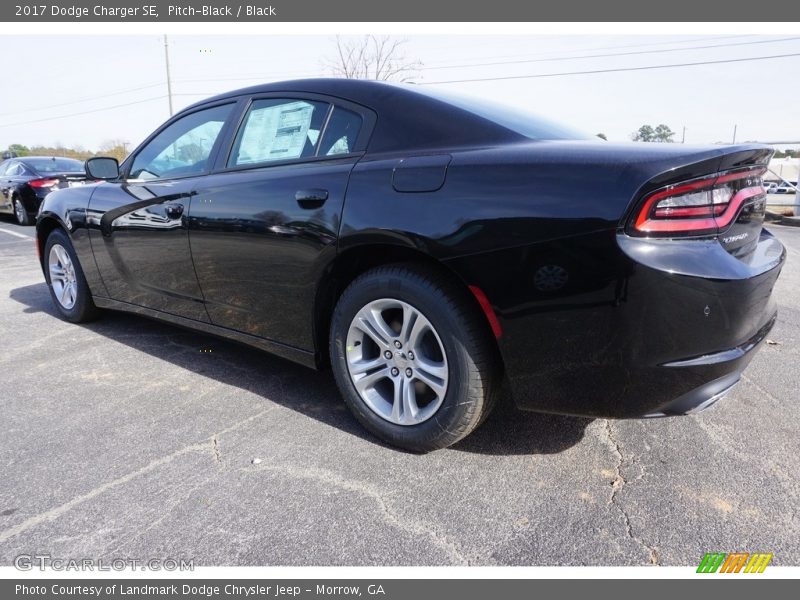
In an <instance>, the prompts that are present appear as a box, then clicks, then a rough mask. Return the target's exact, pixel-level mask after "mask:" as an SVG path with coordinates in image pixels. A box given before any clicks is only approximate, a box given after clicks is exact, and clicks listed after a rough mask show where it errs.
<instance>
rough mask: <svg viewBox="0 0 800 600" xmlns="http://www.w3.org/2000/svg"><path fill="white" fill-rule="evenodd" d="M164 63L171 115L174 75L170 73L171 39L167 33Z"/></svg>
mask: <svg viewBox="0 0 800 600" xmlns="http://www.w3.org/2000/svg"><path fill="white" fill-rule="evenodd" d="M164 63H165V64H166V67H167V98H169V116H170V117H171V116H172V114H173V112H172V77H171V76H170V74H169V41H168V40H167V36H166V34H165V35H164Z"/></svg>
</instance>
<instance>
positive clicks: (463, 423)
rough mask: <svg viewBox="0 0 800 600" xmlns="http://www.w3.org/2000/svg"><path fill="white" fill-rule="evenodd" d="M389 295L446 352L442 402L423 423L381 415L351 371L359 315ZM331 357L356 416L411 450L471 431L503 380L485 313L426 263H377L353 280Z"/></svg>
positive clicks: (337, 313) (333, 334)
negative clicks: (351, 342)
mask: <svg viewBox="0 0 800 600" xmlns="http://www.w3.org/2000/svg"><path fill="white" fill-rule="evenodd" d="M384 298H391V299H394V300H399V301H402V302H405V303H407V304H409V305H412V306H413V307H414V308H415V309H417V310H418V311H419V312H420V313H421V314H422V315H423V316H424V317H425V318H426V319H427V320H428V321H429V322H430V324H431V325H432V326H433V328H434V329H435V331H436V332H437V334H438V336H439V338H440V339H441V343H442V345H443V348H444V352H445V353H446V357H447V368H448V386H447V390H446V392H445V393H444V399H443V401H442V403H441V405H440V406H439V408H438V409H437V410H436V412H435V413H434V414H433V416H432V417H430V418H428V419H427V420H426V421H424V422H422V423H418V424H413V425H399V424H395V423H392V422H390V421H388V420H386V419H384V418H382V417H381V416H379V415H378V414H377V413H376V412H375V411H373V410H372V409H371V408H370V407H369V406H368V405H367V404H366V402H365V401H364V400H362V398H361V396H360V395H359V393H358V391H357V390H356V388H355V385H354V384H353V380H352V378H351V376H350V372H349V370H348V364H347V358H346V355H345V351H346V348H345V347H346V344H347V336H348V331H349V329H350V325H351V323H352V321H353V318H354V317H355V316H356V314H357V313H358V312H359V311H360V310H361V309H362V308H363V307H365V306H366V305H367V304H369V303H370V302H373V301H375V300H379V299H384ZM330 354H331V365H332V368H333V372H334V375H335V377H336V382H337V385H338V387H339V390H340V391H341V393H342V396H343V397H344V400H345V403H346V404H347V406H348V407H349V408H350V410H351V411H352V412H353V414H354V415H355V417H356V418H357V419H358V420H359V421H360V422H361V423H362V424H363V425H364V427H366V428H367V429H368V430H369V431H370V432H372V433H373V434H375V435H376V436H377V437H379V438H380V439H382V440H384V441H386V442H388V443H389V444H392V445H394V446H398V447H400V448H404V449H406V450H411V451H413V452H428V451H431V450H436V449H439V448H445V447H447V446H450V445H452V444H455V443H456V442H458V441H459V440H461V439H463V438H464V437H466V436H467V435H469V434H470V433H471V432H472V431H473V430H474V429H475V428H476V427H478V425H480V424H481V423H482V422H483V421H484V420H485V419H486V417H487V416H488V414H489V412H490V411H491V410H492V408H493V406H494V404H495V400H496V398H497V395H498V393H499V389H500V384H501V373H500V360H499V358H498V352H497V345H496V342H495V340H494V338H493V337H492V335H491V332H490V330H489V327H488V323H487V322H486V317H485V316H484V315H483V313H482V312H481V310H480V308H478V307H477V305H476V303H475V302H474V301H473V300H472V298H471V297H470V296H469V295H468V292H467V291H466V290H464V289H463V286H460V285H459V284H457V283H456V282H454V281H451V280H450V279H448V278H447V277H446V276H443V274H442V273H439V272H438V271H436V270H434V269H431V268H427V267H425V266H417V265H413V264H408V265H406V264H398V265H389V266H384V267H379V268H376V269H372V270H370V271H368V272H366V273H364V274H363V275H361V276H359V277H358V278H357V279H356V280H355V281H353V282H352V283H351V284H350V286H349V287H348V288H347V289H346V290H345V291H344V293H343V294H342V295H341V297H340V299H339V301H338V303H337V305H336V308H335V310H334V314H333V318H332V320H331V331H330Z"/></svg>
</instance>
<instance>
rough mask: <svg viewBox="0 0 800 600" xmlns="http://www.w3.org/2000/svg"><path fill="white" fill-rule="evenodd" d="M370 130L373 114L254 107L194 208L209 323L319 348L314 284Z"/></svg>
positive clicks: (333, 106) (335, 107)
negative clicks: (315, 331) (315, 341)
mask: <svg viewBox="0 0 800 600" xmlns="http://www.w3.org/2000/svg"><path fill="white" fill-rule="evenodd" d="M373 120H374V116H373V115H372V113H370V112H369V111H367V110H366V109H363V108H361V107H358V106H355V105H350V104H348V103H343V102H340V101H338V100H337V101H336V102H332V101H330V100H328V99H327V98H324V97H320V96H315V95H311V94H309V95H301V94H289V95H285V94H284V95H280V94H277V95H276V94H270V95H267V96H265V97H257V98H253V99H252V101H251V102H250V103H249V105H248V107H247V108H246V110H245V111H244V113H243V117H242V119H241V123H240V125H239V127H238V130H237V131H236V132H235V133H233V132H232V134H231V138H232V142H231V147H230V150H229V151H228V153H227V155H221V156H220V158H219V159H218V163H219V172H217V173H215V174H213V175H211V176H210V180H211V183H210V184H209V185H208V186H207V187H206V191H205V192H204V193H203V194H200V195H198V196H197V197H196V198H195V199H194V200H193V202H192V205H191V208H190V218H189V228H190V230H189V239H190V244H191V251H192V256H193V258H194V266H195V271H196V273H197V278H198V281H199V283H200V288H201V290H202V293H203V296H204V298H205V301H206V310H207V311H208V314H209V316H210V318H211V322H212V323H214V324H215V325H219V326H221V327H226V328H230V329H235V330H238V331H242V332H245V333H248V334H251V335H255V336H259V337H263V338H267V339H270V340H273V341H278V342H281V343H284V344H287V345H291V346H293V347H296V348H301V349H305V350H310V349H312V348H313V344H312V332H313V318H312V314H313V304H314V295H315V293H316V284H317V281H318V280H319V278H320V276H321V273H322V271H323V269H324V268H325V265H326V264H328V262H329V261H330V260H331V259H332V258H333V256H334V255H335V253H336V241H337V238H338V233H339V223H340V218H341V213H342V208H343V202H344V195H345V190H346V187H347V182H348V178H349V175H350V171H351V170H352V168H353V166H354V165H355V164H356V162H357V161H358V159H359V158H360V156H361V155H362V154H363V149H364V148H365V146H366V141H367V139H368V135H369V131H370V129H371V123H372V121H373Z"/></svg>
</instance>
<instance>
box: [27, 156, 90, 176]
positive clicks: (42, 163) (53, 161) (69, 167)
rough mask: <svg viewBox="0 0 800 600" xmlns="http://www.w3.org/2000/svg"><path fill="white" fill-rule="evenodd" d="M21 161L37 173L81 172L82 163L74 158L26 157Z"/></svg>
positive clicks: (82, 170)
mask: <svg viewBox="0 0 800 600" xmlns="http://www.w3.org/2000/svg"><path fill="white" fill-rule="evenodd" d="M23 162H25V164H26V165H28V166H30V167H32V168H33V169H34V170H35V171H37V172H38V173H65V172H66V173H83V172H84V169H83V163H82V162H81V161H79V160H75V159H74V158H58V157H53V158H26V159H25V160H24V161H23Z"/></svg>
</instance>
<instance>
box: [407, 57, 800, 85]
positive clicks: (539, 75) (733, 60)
mask: <svg viewBox="0 0 800 600" xmlns="http://www.w3.org/2000/svg"><path fill="white" fill-rule="evenodd" d="M791 56H800V52H794V53H792V54H774V55H772V56H753V57H750V58H729V59H726V60H706V61H700V62H690V63H678V64H672V65H649V66H646V67H620V68H616V69H595V70H591V71H570V72H566V73H536V74H533V75H506V76H504V77H478V78H475V79H451V80H448V81H423V82H420V83H418V84H417V85H441V84H445V83H471V82H476V81H502V80H508V79H539V78H543V77H564V76H567V75H594V74H598V73H621V72H624V71H649V70H652V69H674V68H678V67H696V66H699V65H721V64H725V63H739V62H748V61H755V60H771V59H775V58H789V57H791Z"/></svg>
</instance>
